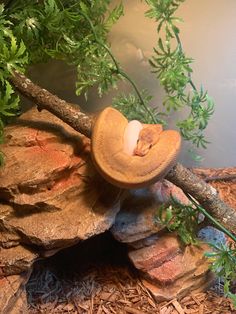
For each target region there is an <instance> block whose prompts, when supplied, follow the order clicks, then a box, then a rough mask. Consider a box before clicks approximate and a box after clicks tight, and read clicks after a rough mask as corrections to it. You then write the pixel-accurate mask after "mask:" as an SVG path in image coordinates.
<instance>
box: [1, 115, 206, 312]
mask: <svg viewBox="0 0 236 314" xmlns="http://www.w3.org/2000/svg"><path fill="white" fill-rule="evenodd" d="M0 149H1V151H2V152H3V153H4V155H5V165H4V167H2V168H0V217H1V219H0V285H1V288H3V289H4V293H3V292H2V291H3V289H1V292H0V306H1V309H3V311H2V313H8V312H9V309H14V310H16V311H17V309H18V312H17V313H21V311H22V308H23V305H22V300H25V299H24V298H25V294H24V293H25V292H24V283H25V281H27V278H28V277H27V276H28V275H29V273H30V271H31V269H32V265H33V263H34V262H35V261H36V260H38V259H41V258H45V257H47V256H50V255H53V254H55V253H56V252H57V251H59V250H61V249H63V248H66V247H69V246H72V245H74V244H76V243H78V242H80V241H82V240H86V239H88V238H90V237H92V236H95V235H98V234H101V233H103V232H104V231H106V230H108V229H110V228H111V231H112V233H113V235H114V237H115V238H116V239H117V240H118V241H120V242H123V243H126V244H128V245H129V247H130V252H129V257H130V259H131V261H132V262H133V264H134V265H135V267H137V268H138V269H140V271H141V274H142V276H143V278H144V280H145V281H144V283H145V284H146V285H147V286H148V287H149V289H150V290H151V291H152V292H153V293H154V295H156V297H157V300H162V299H170V298H172V297H176V296H181V295H183V294H184V293H185V292H186V291H187V289H197V288H198V287H199V285H202V286H204V284H205V282H206V280H208V279H209V278H208V275H207V274H208V270H207V267H208V264H207V263H206V261H205V259H204V258H203V251H204V250H205V249H206V247H205V246H201V248H197V247H187V248H184V247H183V246H182V245H181V244H180V242H179V240H178V239H177V236H176V235H171V236H170V235H163V226H162V225H161V224H160V223H159V222H157V221H156V220H155V213H156V209H157V207H158V206H159V205H160V204H161V203H162V202H167V201H168V200H169V197H170V195H174V196H175V197H176V198H178V199H179V200H180V201H181V202H183V203H187V202H188V199H187V198H186V197H185V196H184V194H183V192H182V191H181V190H180V189H178V188H177V187H175V186H173V185H172V184H171V183H169V182H168V181H165V180H164V181H163V182H159V183H156V184H155V185H153V186H152V187H150V188H148V189H141V190H136V191H130V192H126V196H124V193H123V191H121V190H119V189H117V188H115V187H114V186H112V185H110V184H108V183H107V182H106V181H105V180H104V179H102V178H101V177H100V176H99V175H98V174H97V172H96V170H95V168H94V166H93V164H92V162H91V159H90V142H89V140H88V139H87V138H86V137H84V136H83V135H81V134H79V133H77V132H76V131H74V130H73V129H72V128H70V127H69V126H68V125H66V124H64V123H63V122H62V121H60V120H59V119H57V118H56V117H55V116H53V115H51V114H50V113H48V112H46V111H42V112H41V113H39V112H38V111H37V110H36V109H32V110H30V111H29V112H27V113H25V114H23V115H22V116H21V117H20V118H19V119H18V120H17V122H16V123H15V124H13V125H11V126H8V127H7V128H6V130H5V142H4V144H3V145H1V147H0ZM121 193H122V198H121V197H120V196H121ZM120 199H122V200H123V203H122V209H121V211H120V212H119V210H120ZM118 212H119V213H118ZM187 266H188V267H187ZM196 278H198V279H199V280H198V279H197V280H196ZM10 286H12V287H13V289H11V288H9V287H10ZM10 290H11V291H12V294H11V293H10V292H9V291H10ZM167 290H168V291H167ZM20 296H21V298H20ZM20 299H21V301H20ZM14 303H15V305H14ZM23 303H24V304H25V302H23ZM4 311H5V312H4ZM12 313H13V312H12ZM22 313H26V309H23V312H22Z"/></svg>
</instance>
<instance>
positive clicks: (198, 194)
mask: <svg viewBox="0 0 236 314" xmlns="http://www.w3.org/2000/svg"><path fill="white" fill-rule="evenodd" d="M166 178H167V179H168V180H170V181H171V182H172V183H174V184H176V185H177V186H179V187H181V189H183V190H184V192H185V193H189V194H191V195H192V196H193V197H194V198H195V199H196V200H197V201H198V202H199V203H200V204H201V205H202V207H204V208H205V209H206V210H208V211H209V212H210V213H211V214H212V215H213V216H214V217H215V218H216V219H218V220H219V221H220V222H221V223H222V224H223V225H224V226H225V227H226V228H228V229H230V230H232V231H233V232H235V230H236V211H235V209H233V208H231V207H229V206H228V205H227V204H226V203H225V202H223V201H222V200H221V199H220V198H219V197H218V193H217V191H216V190H215V189H214V188H213V187H212V186H211V185H209V184H207V183H206V182H205V181H203V180H202V179H200V178H199V177H198V176H197V175H195V174H194V173H193V172H191V171H190V170H188V169H186V168H185V167H183V166H182V165H181V164H179V163H178V164H177V165H175V167H173V168H172V170H170V171H169V173H168V174H167V176H166Z"/></svg>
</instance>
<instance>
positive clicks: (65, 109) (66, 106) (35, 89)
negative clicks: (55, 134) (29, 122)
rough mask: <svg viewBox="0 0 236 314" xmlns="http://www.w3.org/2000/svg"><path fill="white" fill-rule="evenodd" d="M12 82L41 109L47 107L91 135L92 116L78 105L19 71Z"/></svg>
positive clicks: (77, 128) (86, 134)
mask: <svg viewBox="0 0 236 314" xmlns="http://www.w3.org/2000/svg"><path fill="white" fill-rule="evenodd" d="M11 82H12V83H13V85H14V86H15V87H16V89H17V90H18V91H19V92H20V93H21V94H23V95H24V96H26V97H27V98H29V99H31V100H32V101H33V102H35V103H36V104H37V107H38V110H39V111H41V110H43V109H46V110H48V111H49V112H51V113H52V114H54V115H55V116H57V117H58V118H60V119H61V120H62V121H64V122H65V123H67V124H69V125H70V126H71V127H72V128H73V129H75V130H76V131H78V132H80V133H82V134H84V135H85V136H87V137H91V130H92V118H91V117H89V116H88V115H86V114H85V113H83V112H81V111H80V109H79V106H78V105H75V104H71V103H68V102H66V101H65V100H62V99H60V98H59V97H57V96H56V95H53V94H51V93H50V92H48V91H47V90H46V89H43V88H41V87H40V86H38V85H36V84H34V83H33V82H32V81H31V80H30V79H29V78H27V77H26V76H25V75H23V74H20V73H18V72H15V74H14V76H12V78H11Z"/></svg>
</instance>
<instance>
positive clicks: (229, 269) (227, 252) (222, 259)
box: [206, 243, 236, 307]
mask: <svg viewBox="0 0 236 314" xmlns="http://www.w3.org/2000/svg"><path fill="white" fill-rule="evenodd" d="M210 245H211V246H212V248H213V250H214V251H213V252H209V253H206V256H207V257H208V258H209V260H210V261H211V270H212V271H213V272H214V273H215V274H216V275H217V277H219V278H221V279H222V280H223V281H224V294H225V295H226V296H228V297H230V298H231V299H232V301H233V304H234V306H235V307H236V295H235V294H233V293H232V292H230V285H231V283H232V282H233V281H235V280H236V249H235V246H233V244H232V243H230V244H229V245H225V244H222V243H221V244H218V245H214V244H210Z"/></svg>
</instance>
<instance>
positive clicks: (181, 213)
mask: <svg viewBox="0 0 236 314" xmlns="http://www.w3.org/2000/svg"><path fill="white" fill-rule="evenodd" d="M198 213H199V212H198V210H197V209H196V208H195V207H194V206H191V205H183V204H181V203H179V202H178V201H177V200H176V199H174V198H172V200H171V205H169V206H168V207H166V205H162V206H160V207H158V209H157V213H156V216H155V220H156V221H158V222H161V223H162V224H163V225H164V226H165V227H166V228H167V229H168V230H169V231H171V232H173V231H176V232H177V234H178V235H179V237H180V239H181V240H182V241H183V243H185V244H197V243H198V240H197V237H196V234H197V229H198Z"/></svg>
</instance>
